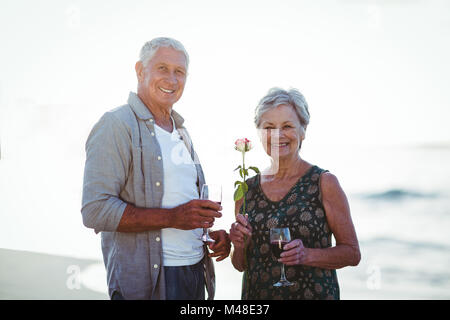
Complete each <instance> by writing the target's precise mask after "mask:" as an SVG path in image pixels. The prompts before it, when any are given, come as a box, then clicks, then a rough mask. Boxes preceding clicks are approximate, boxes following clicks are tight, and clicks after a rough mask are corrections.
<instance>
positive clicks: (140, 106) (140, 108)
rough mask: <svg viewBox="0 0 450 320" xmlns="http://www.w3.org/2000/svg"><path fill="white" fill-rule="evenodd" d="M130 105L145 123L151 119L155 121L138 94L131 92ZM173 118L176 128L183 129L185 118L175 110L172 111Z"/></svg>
mask: <svg viewBox="0 0 450 320" xmlns="http://www.w3.org/2000/svg"><path fill="white" fill-rule="evenodd" d="M128 104H129V105H130V106H131V109H133V111H134V113H135V114H136V115H137V116H138V118H140V119H142V120H145V121H147V120H149V119H154V117H153V114H152V113H151V112H150V110H149V109H148V108H147V106H146V105H145V104H144V103H143V102H142V100H141V99H140V98H139V96H138V95H137V94H136V93H134V92H130V95H129V96H128ZM172 117H173V120H174V121H175V126H176V127H177V128H182V127H183V123H184V119H183V117H182V116H181V115H180V114H179V113H178V112H176V111H175V110H173V109H172Z"/></svg>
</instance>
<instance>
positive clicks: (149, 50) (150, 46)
mask: <svg viewBox="0 0 450 320" xmlns="http://www.w3.org/2000/svg"><path fill="white" fill-rule="evenodd" d="M161 47H165V48H169V47H170V48H173V49H175V50H178V51H181V52H183V53H184V56H185V57H186V70H187V69H188V66H189V55H188V53H187V51H186V49H185V48H184V46H183V44H182V43H181V42H180V41H178V40H175V39H172V38H165V37H160V38H155V39H153V40H151V41H148V42H146V43H145V44H144V46H143V47H142V49H141V52H140V54H139V60H140V61H141V62H142V64H143V65H144V67H146V66H147V64H148V62H149V61H150V59H151V58H152V57H153V55H154V54H155V53H156V51H157V50H158V49H159V48H161Z"/></svg>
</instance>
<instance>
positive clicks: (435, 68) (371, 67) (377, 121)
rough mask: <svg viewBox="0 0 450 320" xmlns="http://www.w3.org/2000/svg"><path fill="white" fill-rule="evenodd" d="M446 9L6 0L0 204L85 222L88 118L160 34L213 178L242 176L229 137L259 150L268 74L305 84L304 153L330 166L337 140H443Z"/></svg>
mask: <svg viewBox="0 0 450 320" xmlns="http://www.w3.org/2000/svg"><path fill="white" fill-rule="evenodd" d="M449 12H450V2H448V1H445V0H441V1H439V0H427V1H425V0H409V1H408V0H390V1H388V0H384V1H381V0H380V1H376V0H359V1H357V0H321V1H299V0H295V1H294V0H292V1H290V0H289V1H288V0H279V1H263V0H259V1H235V0H229V1H195V0H192V1H170V0H168V1H148V0H147V1H128V2H123V1H103V0H98V1H67V0H62V1H61V0H58V1H56V0H54V1H50V0H42V1H39V2H35V1H23V0H19V1H12V0H11V1H7V0H1V2H0V38H1V39H2V50H1V51H0V147H1V159H0V173H1V177H0V191H2V192H3V195H4V198H3V199H2V202H3V205H4V206H5V204H6V208H8V209H5V207H3V208H1V209H4V211H3V212H0V214H4V213H5V212H9V213H11V212H14V213H17V216H15V217H14V219H13V221H14V226H16V227H17V226H20V227H21V228H24V229H23V230H22V232H30V233H31V232H34V231H33V224H35V223H38V224H39V223H42V221H53V222H52V223H53V224H54V225H56V226H58V225H68V224H72V225H74V224H79V225H80V215H79V208H80V204H81V185H82V174H83V166H84V156H85V154H84V143H85V141H86V139H87V136H88V134H89V131H90V130H91V128H92V126H93V125H94V124H95V123H96V121H97V120H98V119H99V118H100V117H101V115H102V114H103V113H104V112H106V111H108V110H111V109H113V108H115V107H117V106H120V105H123V104H125V103H126V101H127V98H128V94H129V91H135V90H136V83H137V81H136V76H135V71H134V65H135V63H136V61H137V59H138V54H139V50H140V48H141V47H142V45H143V44H144V43H145V42H146V41H148V40H151V39H152V38H155V37H159V36H168V37H173V38H175V39H178V40H179V41H181V42H182V43H183V44H184V46H185V47H186V49H187V51H188V53H189V55H190V66H189V75H188V80H187V83H186V87H185V91H184V94H183V97H182V98H181V99H180V101H179V102H178V103H177V104H175V106H174V109H175V110H176V111H178V112H179V113H180V114H181V115H182V116H183V117H184V118H185V120H186V122H185V125H186V127H187V129H188V130H189V132H190V135H191V137H192V139H193V141H194V145H195V147H196V150H197V153H198V154H199V157H200V160H201V161H202V164H203V166H204V170H205V172H206V173H207V177H209V180H210V181H211V180H212V181H214V180H216V181H217V180H219V179H221V180H223V181H224V183H225V182H226V183H227V184H228V185H231V186H232V185H233V183H232V181H231V180H233V179H234V180H236V179H237V178H238V177H237V176H236V177H234V176H233V172H232V170H233V169H234V168H235V167H236V166H237V165H238V164H239V161H240V155H239V154H238V153H237V152H236V151H234V150H233V144H234V141H235V140H236V139H237V138H242V137H249V138H250V139H251V140H253V141H255V143H254V144H255V151H252V153H251V154H249V158H248V163H249V164H251V165H256V166H258V167H260V168H261V167H263V166H264V164H265V163H266V162H267V157H265V156H264V154H263V151H262V148H261V147H260V146H259V143H258V138H257V134H256V130H255V128H254V125H253V117H254V109H255V107H256V105H257V103H258V101H259V100H260V99H261V98H262V97H263V96H264V95H265V94H266V93H267V91H268V90H269V88H271V87H275V86H278V87H282V88H290V87H294V88H297V89H298V90H300V91H301V92H302V93H303V95H304V96H305V98H306V100H307V102H308V104H309V109H310V113H311V121H310V125H309V126H308V129H307V132H306V140H305V142H304V145H303V146H302V150H303V151H302V152H305V153H306V154H307V155H310V156H311V158H312V159H313V160H316V159H318V160H319V159H320V161H321V163H323V164H324V166H325V167H327V166H326V165H328V164H331V160H333V161H334V159H335V158H338V157H340V156H342V153H339V148H340V147H341V146H346V147H347V148H350V150H351V147H352V146H359V147H361V146H364V147H370V146H385V145H390V146H396V145H408V146H410V145H412V146H414V145H424V144H425V145H446V146H449V145H450V129H449V127H448V119H449V118H450V117H449V116H450V111H449V110H450V108H449V107H450V92H449V90H448V88H449V87H450V86H449V85H450V63H449V60H448V57H449V56H450V15H449V14H448V13H449ZM330 146H332V147H333V148H334V149H333V153H331V152H330V153H324V152H323V150H325V149H326V148H329V147H330ZM318 150H319V151H322V153H320V152H318ZM348 157H349V158H351V157H352V155H351V154H350V155H348ZM326 161H328V162H326ZM343 161H344V159H342V163H344V162H343ZM325 164H326V165H325ZM406 165H407V164H406ZM343 178H344V177H343ZM228 180H230V181H228ZM347 185H348V184H347ZM55 186H57V187H55ZM344 186H346V185H345V184H344ZM359 187H360V186H359ZM56 189H58V190H56ZM229 189H230V190H228V189H227V190H228V191H225V195H224V197H226V198H227V199H231V195H230V194H231V193H232V190H231V189H232V188H229ZM5 190H6V193H5ZM62 194H64V195H62ZM49 201H50V202H51V207H52V210H51V211H49V210H47V208H48V205H49ZM24 203H27V209H26V210H27V212H28V213H27V214H25V215H24V216H21V215H20V214H18V213H19V212H20V209H21V208H20V206H21V204H24ZM68 207H70V210H69V211H70V215H69V214H67V215H61V216H58V217H56V214H55V212H63V211H67V210H68V209H67V208H68ZM33 210H38V211H39V213H40V215H41V216H42V219H41V221H40V220H39V218H38V216H37V215H33V212H34V211H33ZM230 217H231V218H232V215H230ZM231 218H230V219H231ZM30 221H31V222H30ZM227 223H228V222H227ZM5 228H6V229H8V228H7V227H5ZM27 228H28V229H27ZM6 229H5V230H6ZM5 230H3V231H5ZM6 231H7V230H6ZM57 232H59V235H60V236H64V228H62V229H61V230H58V231H57ZM14 236H16V237H17V239H18V238H19V235H13V234H10V235H8V237H9V238H11V239H15V238H14ZM5 237H6V236H5ZM6 238H7V237H6ZM11 241H12V240H11ZM50 241H52V240H51V239H49V242H50ZM96 241H97V240H96ZM0 246H1V244H0ZM72 249H73V250H74V251H76V250H77V248H76V244H74V248H72ZM67 250H69V249H67ZM69 251H70V250H69Z"/></svg>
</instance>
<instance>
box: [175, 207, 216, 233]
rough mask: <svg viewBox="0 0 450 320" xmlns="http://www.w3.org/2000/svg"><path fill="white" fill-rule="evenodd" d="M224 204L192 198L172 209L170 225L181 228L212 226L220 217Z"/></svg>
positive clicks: (190, 228)
mask: <svg viewBox="0 0 450 320" xmlns="http://www.w3.org/2000/svg"><path fill="white" fill-rule="evenodd" d="M220 210H222V206H220V205H219V204H218V203H216V202H213V201H209V200H191V201H189V202H187V203H185V204H182V205H179V206H178V207H175V208H173V209H172V210H171V214H172V216H171V221H170V226H171V227H172V228H176V229H181V230H192V229H197V228H211V227H212V226H213V224H214V219H215V218H220V217H221V216H222V213H220V212H219V211H220Z"/></svg>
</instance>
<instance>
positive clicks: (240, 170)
mask: <svg viewBox="0 0 450 320" xmlns="http://www.w3.org/2000/svg"><path fill="white" fill-rule="evenodd" d="M239 175H240V176H241V178H244V173H243V169H239Z"/></svg>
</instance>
